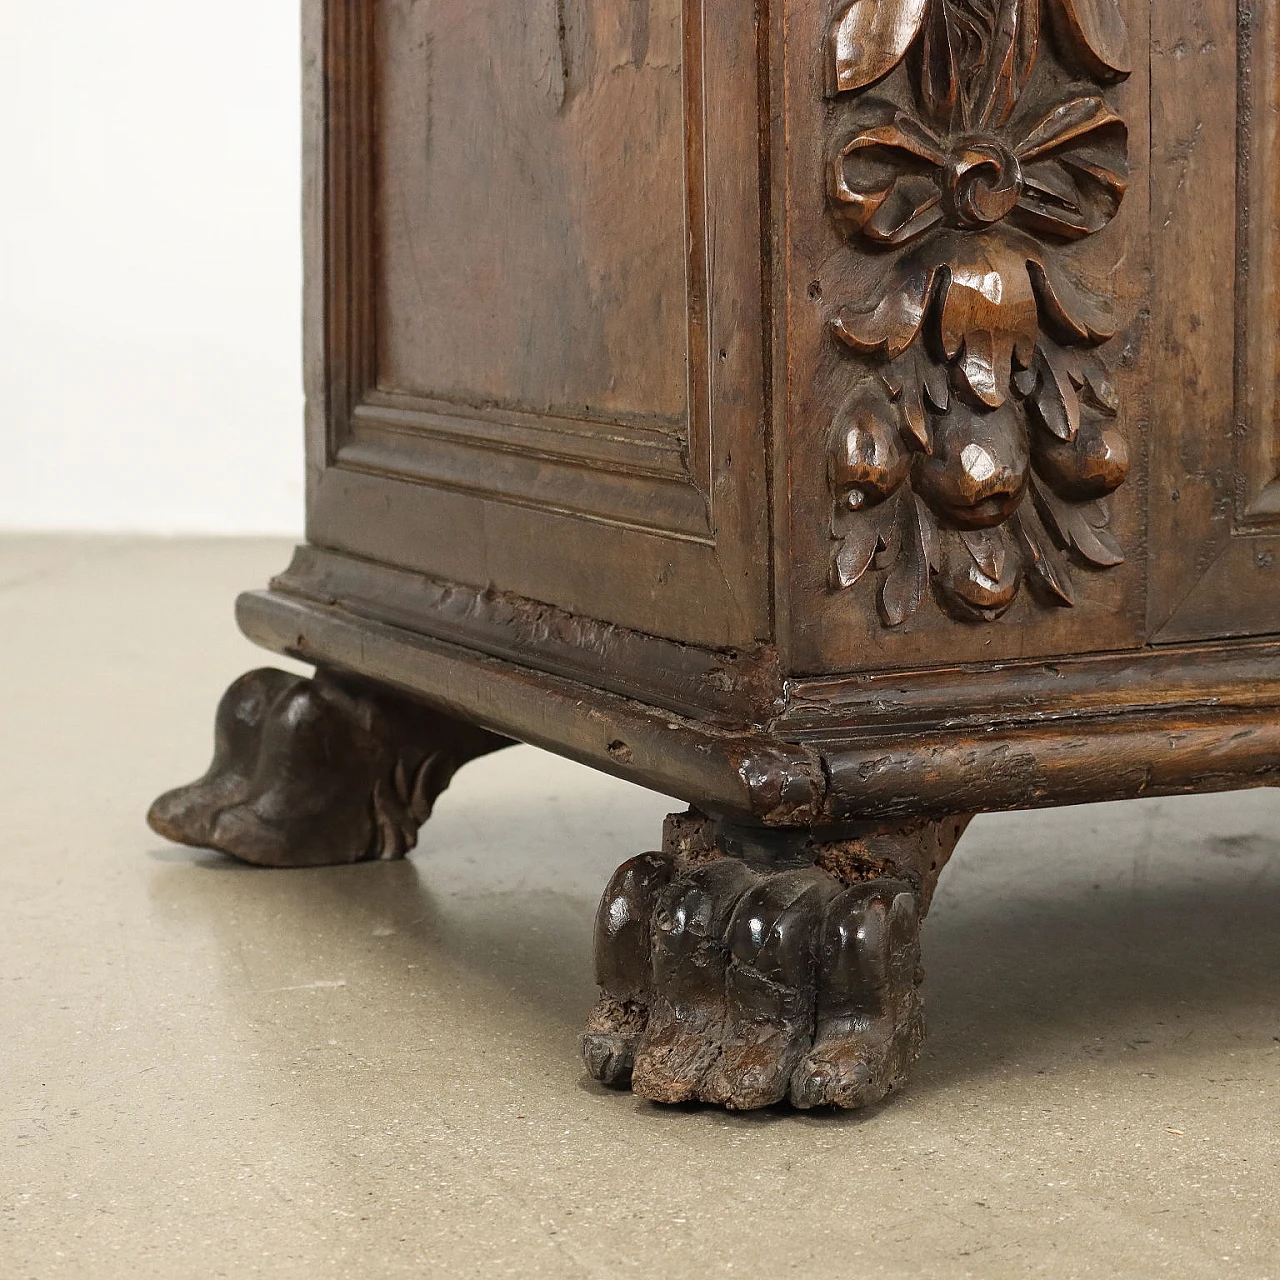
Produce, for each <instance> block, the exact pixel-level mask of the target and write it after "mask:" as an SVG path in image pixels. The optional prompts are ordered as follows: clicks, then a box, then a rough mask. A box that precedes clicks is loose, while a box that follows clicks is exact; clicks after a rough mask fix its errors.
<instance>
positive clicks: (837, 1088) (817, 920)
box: [582, 813, 967, 1110]
mask: <svg viewBox="0 0 1280 1280" xmlns="http://www.w3.org/2000/svg"><path fill="white" fill-rule="evenodd" d="M966 822H967V819H953V820H949V821H947V822H928V823H924V822H921V823H914V824H910V825H906V826H899V827H868V828H866V829H865V830H863V831H860V832H858V833H857V834H856V835H854V836H852V837H850V838H847V839H843V840H840V841H838V842H828V843H817V842H815V841H813V840H812V839H810V838H808V837H807V836H806V835H804V833H789V834H788V833H782V834H777V833H773V834H770V833H750V832H742V831H740V830H733V829H730V828H726V827H723V826H720V825H718V824H716V823H715V822H713V821H712V820H711V819H709V818H706V817H703V816H702V815H699V814H696V813H691V814H688V815H680V816H677V817H674V818H670V819H668V824H667V838H666V840H665V841H664V848H663V851H662V852H661V853H647V854H641V855H640V856H639V857H636V858H632V859H631V860H630V861H629V862H626V863H624V864H623V865H622V866H621V867H620V868H619V869H618V870H617V872H615V874H614V877H613V879H612V880H611V882H610V884H609V887H608V888H607V889H606V891H605V895H604V898H603V900H602V902H601V904H600V911H599V914H598V916H597V920H596V976H597V981H598V982H599V983H600V987H601V995H600V999H599V1001H598V1002H597V1004H596V1007H595V1009H594V1010H593V1011H592V1013H591V1016H590V1019H589V1020H588V1024H587V1030H586V1033H585V1034H584V1036H583V1039H582V1051H583V1058H584V1060H585V1062H586V1066H587V1069H588V1071H589V1072H590V1073H591V1074H592V1075H593V1076H594V1077H595V1078H596V1079H597V1080H600V1081H602V1082H604V1083H606V1084H610V1085H614V1086H617V1087H625V1086H627V1085H628V1084H629V1085H630V1087H631V1089H632V1091H633V1092H635V1093H637V1094H639V1095H640V1096H641V1097H644V1098H648V1099H651V1100H653V1101H655V1102H668V1103H675V1102H686V1101H695V1100H696V1101H702V1102H710V1103H717V1104H720V1105H723V1106H726V1107H730V1108H734V1109H738V1110H745V1109H749V1108H754V1107H764V1106H769V1105H770V1104H772V1103H776V1102H780V1101H782V1100H784V1099H787V1098H789V1099H790V1101H791V1102H792V1103H793V1104H794V1105H795V1106H798V1107H817V1106H837V1107H863V1106H868V1105H870V1104H872V1103H875V1102H879V1101H880V1100H881V1099H883V1098H884V1097H885V1096H886V1095H887V1094H889V1093H890V1092H892V1091H893V1090H894V1089H896V1088H898V1087H899V1086H900V1085H901V1084H902V1083H903V1082H904V1081H905V1079H906V1077H907V1074H908V1072H909V1070H910V1068H911V1064H912V1063H913V1062H914V1061H915V1059H916V1057H917V1056H918V1054H919V1051H920V1045H921V1043H922V1040H923V1036H924V1021H923V1016H922V1012H921V1002H920V980H921V977H922V973H921V969H920V920H921V917H922V916H923V914H924V911H925V910H926V909H927V906H928V902H929V899H930V897H931V895H932V891H933V886H934V883H935V882H936V880H937V876H938V873H939V871H940V870H941V869H942V866H943V864H944V863H945V862H946V859H947V858H948V857H949V856H950V853H951V850H952V849H953V848H954V846H955V843H956V841H957V840H958V839H959V837H960V834H961V833H962V832H963V830H964V827H965V825H966Z"/></svg>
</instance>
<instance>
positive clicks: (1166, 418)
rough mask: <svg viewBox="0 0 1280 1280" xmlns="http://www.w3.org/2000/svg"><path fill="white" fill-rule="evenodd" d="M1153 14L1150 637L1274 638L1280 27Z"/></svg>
mask: <svg viewBox="0 0 1280 1280" xmlns="http://www.w3.org/2000/svg"><path fill="white" fill-rule="evenodd" d="M1153 21H1154V22H1155V24H1156V31H1155V33H1154V34H1155V42H1154V53H1153V84H1152V102H1153V103H1154V104H1158V110H1157V113H1156V116H1155V122H1156V146H1155V150H1154V164H1153V175H1154V176H1155V178H1156V182H1155V184H1154V190H1153V201H1152V234H1153V237H1154V243H1155V250H1156V258H1155V260H1156V271H1157V280H1158V282H1159V293H1158V297H1157V307H1156V325H1155V328H1154V336H1155V338H1156V339H1157V341H1156V342H1155V344H1154V346H1153V349H1152V352H1151V379H1152V393H1153V394H1152V401H1153V409H1154V416H1153V432H1152V437H1151V457H1152V483H1151V490H1150V520H1151V544H1152V547H1153V548H1159V549H1160V552H1161V554H1160V555H1159V556H1153V559H1152V565H1151V574H1150V594H1149V599H1150V629H1151V635H1152V638H1153V639H1154V640H1156V641H1157V642H1177V641H1183V640H1195V639H1201V638H1211V637H1217V636H1236V635H1266V634H1272V633H1275V632H1277V631H1280V524H1278V520H1277V517H1278V516H1280V485H1278V484H1277V479H1278V477H1280V426H1278V424H1277V397H1276V389H1277V382H1276V359H1277V352H1278V351H1280V335H1278V333H1277V330H1278V328H1280V310H1278V309H1277V297H1276V292H1275V269H1276V265H1277V259H1278V256H1280V254H1278V251H1280V227H1278V226H1277V199H1276V182H1277V176H1276V175H1277V172H1278V170H1277V159H1280V149H1278V148H1277V127H1276V113H1277V110H1278V109H1280V98H1278V97H1277V86H1278V84H1280V79H1278V77H1277V62H1278V60H1280V46H1278V45H1277V35H1278V32H1280V24H1278V23H1277V18H1276V14H1275V12H1274V6H1272V5H1269V4H1267V5H1264V4H1257V3H1252V2H1251V0H1239V2H1237V0H1213V2H1212V3H1209V4H1204V5H1200V6H1196V7H1195V8H1194V9H1191V10H1189V11H1187V12H1183V11H1181V9H1174V8H1167V9H1162V8H1161V6H1156V8H1155V9H1153ZM1233 107H1234V108H1235V109H1234V110H1233V109H1232V108H1233Z"/></svg>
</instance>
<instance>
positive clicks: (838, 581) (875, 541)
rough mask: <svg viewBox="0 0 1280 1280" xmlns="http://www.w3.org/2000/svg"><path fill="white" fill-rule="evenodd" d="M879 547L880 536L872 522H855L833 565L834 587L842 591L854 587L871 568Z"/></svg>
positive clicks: (843, 541) (845, 537)
mask: <svg viewBox="0 0 1280 1280" xmlns="http://www.w3.org/2000/svg"><path fill="white" fill-rule="evenodd" d="M879 545H880V538H879V534H878V533H877V531H876V529H875V526H874V525H873V524H872V522H871V521H870V520H857V521H854V523H853V525H852V527H851V528H850V529H849V532H848V533H846V534H845V535H844V538H843V539H842V540H841V543H840V549H839V550H838V551H837V552H836V557H835V561H834V562H833V564H832V571H833V572H832V582H833V585H835V586H836V587H838V588H840V589H844V588H847V587H851V586H853V584H854V583H855V582H857V581H858V580H859V579H860V578H861V577H862V575H863V574H864V573H866V571H867V570H868V569H869V568H871V561H872V560H873V559H874V558H875V554H876V551H877V550H878V548H879Z"/></svg>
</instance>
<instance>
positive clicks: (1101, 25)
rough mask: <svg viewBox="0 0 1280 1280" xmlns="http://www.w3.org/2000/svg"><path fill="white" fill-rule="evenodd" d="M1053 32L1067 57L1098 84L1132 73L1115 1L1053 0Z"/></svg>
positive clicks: (1124, 30) (1125, 35)
mask: <svg viewBox="0 0 1280 1280" xmlns="http://www.w3.org/2000/svg"><path fill="white" fill-rule="evenodd" d="M1052 12H1053V17H1054V31H1055V34H1056V35H1057V37H1058V42H1059V43H1060V44H1061V45H1062V47H1063V49H1064V50H1065V52H1066V53H1067V55H1068V57H1070V58H1072V59H1073V60H1074V61H1075V62H1076V63H1077V65H1079V66H1080V67H1082V68H1083V69H1084V70H1085V71H1087V72H1088V73H1089V74H1090V75H1093V76H1097V77H1098V78H1099V79H1101V80H1121V79H1123V78H1124V77H1125V76H1127V75H1128V74H1129V73H1130V72H1131V71H1132V70H1133V64H1132V62H1131V60H1130V56H1129V30H1128V28H1127V27H1126V26H1125V21H1124V16H1123V14H1121V12H1120V9H1119V6H1118V5H1117V4H1116V0H1053V5H1052Z"/></svg>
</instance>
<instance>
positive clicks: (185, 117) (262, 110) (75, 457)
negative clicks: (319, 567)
mask: <svg viewBox="0 0 1280 1280" xmlns="http://www.w3.org/2000/svg"><path fill="white" fill-rule="evenodd" d="M298 60H299V54H298V0H218V3H216V4H196V3H192V2H190V0H110V2H109V3H106V2H104V0H5V2H4V3H2V4H0V121H3V127H2V128H0V138H3V159H2V160H0V528H5V529H10V530H12V529H40V530H49V529H68V530H72V529H73V530H131V531H132V530H137V531H151V532H172V533H186V532H199V533H205V532H212V533H250V532H273V533H289V534H292V533H296V532H297V531H298V530H299V529H300V528H301V524H302V456H301V431H302V427H301V423H302V392H301V353H300V347H301V343H300V336H299V305H300V289H301V267H300V260H299V257H300V240H299V230H298V220H299V214H298V208H299V195H298V183H299V159H298V128H299V125H298V116H299V111H298V93H299V87H298V82H299V72H298Z"/></svg>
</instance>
